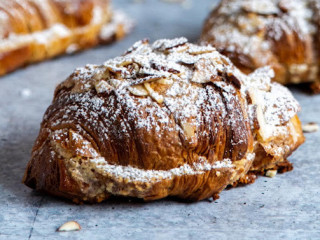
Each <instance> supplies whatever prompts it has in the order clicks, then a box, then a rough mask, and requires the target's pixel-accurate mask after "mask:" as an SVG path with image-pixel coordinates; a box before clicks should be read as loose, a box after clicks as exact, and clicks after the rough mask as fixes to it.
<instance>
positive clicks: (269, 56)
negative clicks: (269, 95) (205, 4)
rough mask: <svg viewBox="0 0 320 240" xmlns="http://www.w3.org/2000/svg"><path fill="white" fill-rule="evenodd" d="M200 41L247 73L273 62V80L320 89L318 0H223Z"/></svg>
mask: <svg viewBox="0 0 320 240" xmlns="http://www.w3.org/2000/svg"><path fill="white" fill-rule="evenodd" d="M200 42H201V43H203V44H207V43H210V44H212V45H214V46H215V47H216V48H217V49H218V51H220V52H221V53H222V54H224V55H226V56H228V57H229V58H230V59H231V61H232V62H233V63H234V64H235V65H236V66H237V67H239V68H240V69H241V70H242V71H244V72H245V73H250V72H252V71H254V70H255V69H257V68H259V67H262V66H266V65H270V66H271V67H272V68H273V70H274V71H275V79H274V80H275V81H277V82H279V83H282V84H289V83H304V82H311V83H312V84H311V87H312V89H313V91H314V92H320V71H319V66H320V63H319V61H320V55H319V44H320V3H319V1H318V0H296V1H289V0H259V1H257V0H222V1H221V3H220V5H219V6H218V7H217V8H216V9H214V10H213V11H212V12H211V14H210V15H209V17H208V19H207V21H206V23H205V25H204V28H203V32H202V35H201V39H200Z"/></svg>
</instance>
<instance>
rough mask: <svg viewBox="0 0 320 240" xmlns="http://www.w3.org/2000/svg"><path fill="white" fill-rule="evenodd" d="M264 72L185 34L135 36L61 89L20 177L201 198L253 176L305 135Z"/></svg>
mask: <svg viewBox="0 0 320 240" xmlns="http://www.w3.org/2000/svg"><path fill="white" fill-rule="evenodd" d="M269 74H270V73H269V70H268V69H260V70H259V71H256V72H255V73H253V74H252V75H250V76H246V75H244V74H242V73H241V72H240V71H238V70H237V69H236V68H234V67H233V65H232V64H231V62H230V61H229V60H228V59H227V58H225V57H223V56H222V55H220V54H219V53H218V52H217V51H216V50H215V49H214V48H212V47H210V46H207V47H200V46H197V45H193V44H190V43H188V42H187V40H186V39H185V38H179V39H174V40H158V41H156V42H155V43H153V44H152V45H151V44H149V43H148V42H147V41H140V42H137V43H136V44H134V45H133V47H132V48H130V49H129V50H128V51H127V53H126V54H125V55H123V56H121V57H118V58H115V59H111V60H109V61H107V62H106V63H104V65H101V66H96V65H88V66H86V67H85V68H79V69H77V70H76V71H75V72H74V73H73V74H72V75H71V76H70V77H69V78H68V79H67V80H66V81H64V82H62V83H61V84H60V85H59V86H58V87H57V89H56V91H55V96H54V100H53V102H52V105H51V106H50V107H49V108H48V110H47V111H46V113H45V116H44V120H43V122H42V124H41V130H40V133H39V137H38V139H37V141H36V144H35V146H34V148H33V151H32V158H31V160H30V162H29V163H28V166H27V170H26V173H25V176H24V183H25V184H26V185H28V186H29V187H32V188H34V189H37V190H41V191H46V192H48V193H51V194H54V195H58V196H63V197H67V198H69V199H72V200H74V201H77V202H79V201H80V202H81V201H90V202H100V201H102V200H104V199H107V198H108V197H109V196H110V195H121V196H131V197H137V198H143V199H145V200H155V199H160V198H164V197H167V196H175V197H179V198H182V199H188V200H201V199H205V198H208V197H212V196H214V197H217V194H219V192H220V191H222V190H223V189H224V188H225V187H226V186H227V185H231V184H234V183H235V182H242V183H249V182H252V178H250V179H249V178H248V177H246V174H247V173H248V171H249V170H252V171H253V170H254V171H260V170H264V169H267V168H273V167H274V166H275V165H276V164H279V163H281V162H284V160H285V159H286V157H287V156H288V155H289V154H291V152H292V151H293V150H294V149H295V148H297V147H298V146H299V145H300V144H301V143H302V142H303V139H304V138H303V135H302V132H301V124H300V122H299V120H298V117H297V116H296V113H297V111H298V110H299V105H298V103H297V102H296V101H295V100H294V98H293V97H292V95H291V94H290V92H289V91H288V90H286V89H285V88H284V87H282V86H280V85H279V84H272V83H270V76H269ZM257 146H260V148H259V151H258V150H257V149H258V148H257ZM280 149H284V150H283V151H280ZM266 156H268V157H270V158H268V160H267V162H264V160H265V158H266Z"/></svg>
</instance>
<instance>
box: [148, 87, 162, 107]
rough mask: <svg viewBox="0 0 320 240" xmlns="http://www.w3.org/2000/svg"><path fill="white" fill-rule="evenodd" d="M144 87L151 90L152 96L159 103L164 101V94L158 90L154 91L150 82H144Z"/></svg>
mask: <svg viewBox="0 0 320 240" xmlns="http://www.w3.org/2000/svg"><path fill="white" fill-rule="evenodd" d="M144 87H145V88H146V89H147V91H148V92H149V95H150V97H152V98H153V99H154V100H155V101H156V102H157V103H159V104H161V103H163V101H164V98H163V96H162V95H160V94H158V93H157V92H156V91H154V90H153V89H152V87H151V86H150V84H149V83H144Z"/></svg>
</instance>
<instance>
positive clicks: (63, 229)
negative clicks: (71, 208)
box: [57, 221, 81, 232]
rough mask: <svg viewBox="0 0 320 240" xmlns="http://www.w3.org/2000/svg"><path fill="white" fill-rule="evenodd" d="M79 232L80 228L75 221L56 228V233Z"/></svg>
mask: <svg viewBox="0 0 320 240" xmlns="http://www.w3.org/2000/svg"><path fill="white" fill-rule="evenodd" d="M79 230H81V226H80V224H79V223H77V222H76V221H69V222H66V223H64V224H62V225H61V226H60V227H59V228H58V230H57V231H58V232H71V231H79Z"/></svg>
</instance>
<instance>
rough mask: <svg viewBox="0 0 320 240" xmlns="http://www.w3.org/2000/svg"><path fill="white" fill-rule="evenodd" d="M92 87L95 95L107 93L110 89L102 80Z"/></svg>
mask: <svg viewBox="0 0 320 240" xmlns="http://www.w3.org/2000/svg"><path fill="white" fill-rule="evenodd" d="M94 87H95V89H96V91H97V93H102V92H107V91H108V90H110V89H111V88H112V87H111V86H110V85H109V84H108V83H107V82H106V81H103V80H101V81H98V82H96V83H95V85H94Z"/></svg>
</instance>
